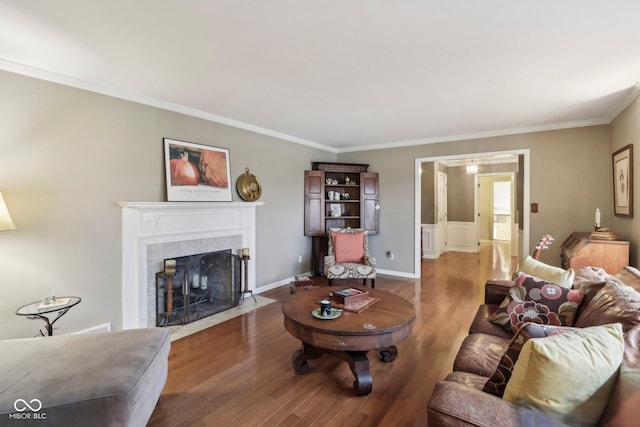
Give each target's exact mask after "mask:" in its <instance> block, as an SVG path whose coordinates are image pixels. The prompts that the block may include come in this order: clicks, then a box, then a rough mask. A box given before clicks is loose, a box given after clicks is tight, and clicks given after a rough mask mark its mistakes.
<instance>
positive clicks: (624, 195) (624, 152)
mask: <svg viewBox="0 0 640 427" xmlns="http://www.w3.org/2000/svg"><path fill="white" fill-rule="evenodd" d="M612 160H613V213H614V214H615V215H616V216H623V217H627V218H631V217H633V144H629V145H627V146H625V147H622V148H621V149H619V150H618V151H616V152H615V153H613V155H612Z"/></svg>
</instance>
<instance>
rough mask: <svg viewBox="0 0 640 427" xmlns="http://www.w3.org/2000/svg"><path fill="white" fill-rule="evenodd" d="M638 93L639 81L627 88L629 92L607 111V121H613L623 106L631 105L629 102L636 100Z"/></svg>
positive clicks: (639, 92) (639, 90)
mask: <svg viewBox="0 0 640 427" xmlns="http://www.w3.org/2000/svg"><path fill="white" fill-rule="evenodd" d="M638 95H640V83H636V84H635V85H634V86H632V87H631V88H630V90H629V93H628V94H627V96H626V97H625V98H624V99H623V100H622V101H621V102H620V104H618V105H617V106H616V107H615V108H614V109H613V110H611V112H609V114H608V115H607V120H609V123H611V122H612V121H614V120H615V118H616V117H618V115H619V114H620V113H622V112H623V111H624V110H625V108H627V107H628V106H629V105H631V103H632V102H633V101H635V100H636V98H637V97H638Z"/></svg>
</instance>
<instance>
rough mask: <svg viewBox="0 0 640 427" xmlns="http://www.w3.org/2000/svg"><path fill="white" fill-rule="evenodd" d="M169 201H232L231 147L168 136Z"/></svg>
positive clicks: (167, 179) (166, 148)
mask: <svg viewBox="0 0 640 427" xmlns="http://www.w3.org/2000/svg"><path fill="white" fill-rule="evenodd" d="M164 159H165V175H166V185H167V201H169V202H198V201H201V202H230V201H231V184H230V183H231V174H230V168H229V150H228V149H226V148H218V147H211V146H208V145H202V144H194V143H191V142H185V141H178V140H175V139H169V138H164Z"/></svg>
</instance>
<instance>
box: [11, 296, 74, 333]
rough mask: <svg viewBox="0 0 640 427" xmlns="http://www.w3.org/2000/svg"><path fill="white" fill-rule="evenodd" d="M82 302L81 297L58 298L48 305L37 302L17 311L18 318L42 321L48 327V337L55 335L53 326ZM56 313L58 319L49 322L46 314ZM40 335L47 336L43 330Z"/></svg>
mask: <svg viewBox="0 0 640 427" xmlns="http://www.w3.org/2000/svg"><path fill="white" fill-rule="evenodd" d="M80 301H82V300H81V299H80V297H56V299H55V300H53V301H50V302H49V303H48V304H44V303H43V302H42V301H35V302H32V303H29V304H27V305H23V306H22V307H20V308H19V309H17V310H16V314H17V315H18V316H27V318H28V319H41V320H44V323H45V324H46V327H47V335H48V336H52V335H53V324H54V323H56V321H57V320H58V319H59V318H61V317H62V316H64V315H65V314H67V311H69V310H70V309H71V307H73V306H74V305H78V304H79V303H80ZM50 313H51V314H53V313H56V314H57V315H56V318H55V319H53V320H49V317H47V316H45V314H50ZM40 335H42V336H46V335H45V334H44V332H42V330H41V331H40Z"/></svg>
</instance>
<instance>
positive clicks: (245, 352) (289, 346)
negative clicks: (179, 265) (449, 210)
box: [149, 243, 515, 427]
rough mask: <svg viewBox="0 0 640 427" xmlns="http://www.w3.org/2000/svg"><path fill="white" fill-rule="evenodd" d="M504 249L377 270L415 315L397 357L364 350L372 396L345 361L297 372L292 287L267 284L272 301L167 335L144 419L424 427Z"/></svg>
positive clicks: (327, 360)
mask: <svg viewBox="0 0 640 427" xmlns="http://www.w3.org/2000/svg"><path fill="white" fill-rule="evenodd" d="M509 253H510V252H509V245H508V244H504V243H495V244H494V243H490V244H483V246H482V247H481V251H480V254H466V253H456V252H450V253H447V254H445V255H443V256H442V257H440V259H438V260H423V262H422V278H421V279H417V280H413V279H402V278H396V277H390V276H380V275H379V276H378V278H377V279H376V289H380V290H384V291H389V292H392V293H395V294H397V295H400V296H402V297H404V298H406V299H407V300H409V301H411V302H413V304H414V305H415V309H416V313H417V314H416V320H415V322H414V324H413V330H412V333H411V336H410V337H409V338H407V339H406V340H404V341H402V342H400V343H399V344H398V358H397V359H396V360H395V361H394V362H392V363H384V362H382V361H380V360H379V358H378V355H377V353H376V352H370V353H369V360H370V368H371V375H372V377H373V391H372V393H371V394H369V395H368V396H356V395H354V393H353V388H352V383H353V375H352V374H351V371H350V370H349V366H348V365H347V364H346V363H345V362H343V361H342V360H340V359H337V358H332V357H329V356H322V357H321V358H319V359H316V360H311V361H310V362H309V365H310V367H311V370H310V372H309V374H307V375H296V374H295V372H294V371H293V368H292V365H291V356H292V354H293V353H294V351H295V350H297V349H298V348H299V347H300V343H299V341H297V340H296V339H294V338H293V337H292V336H290V335H289V334H288V333H287V331H286V330H285V329H284V326H283V317H282V311H281V307H282V304H281V302H280V301H282V300H284V299H285V298H287V297H288V296H289V289H288V287H282V288H278V289H275V290H272V291H269V292H265V293H263V294H262V295H263V296H265V297H269V298H273V299H276V300H278V301H277V302H275V303H272V304H269V305H267V306H266V307H262V308H259V309H257V310H255V311H253V312H251V313H248V314H245V315H242V316H240V317H237V318H234V319H231V320H228V321H226V322H224V323H222V324H219V325H216V326H214V327H211V328H209V329H206V330H203V331H201V332H198V333H196V334H193V335H190V336H188V337H185V338H182V339H179V340H177V341H175V342H173V343H172V346H171V352H170V354H169V377H168V379H167V384H166V386H165V388H164V390H163V393H162V395H161V397H160V401H159V402H158V405H157V406H156V409H155V411H154V413H153V415H152V417H151V420H150V422H149V425H150V426H309V425H331V426H333V427H336V426H377V425H394V426H421V425H425V424H426V419H427V410H426V405H427V401H428V400H429V396H430V395H431V391H432V389H433V386H434V384H435V383H436V382H437V381H440V380H441V379H443V378H444V377H445V376H446V375H447V374H448V373H449V372H450V371H451V367H452V364H453V358H454V357H455V354H456V352H457V350H458V347H459V346H460V343H461V341H462V339H463V338H464V337H465V336H466V335H467V331H468V328H469V325H470V324H471V320H472V318H473V316H474V314H475V312H476V309H477V306H478V305H479V304H480V303H481V302H482V298H483V292H484V288H483V285H484V282H485V280H486V279H489V278H510V277H511V272H512V271H513V268H514V265H515V260H514V259H513V258H511V257H510V256H509ZM316 279H318V278H316ZM318 281H320V282H323V279H318ZM325 283H326V282H325Z"/></svg>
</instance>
